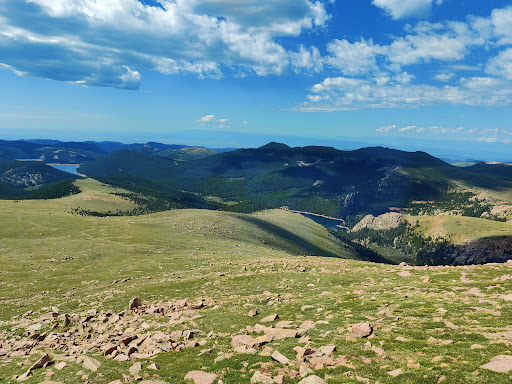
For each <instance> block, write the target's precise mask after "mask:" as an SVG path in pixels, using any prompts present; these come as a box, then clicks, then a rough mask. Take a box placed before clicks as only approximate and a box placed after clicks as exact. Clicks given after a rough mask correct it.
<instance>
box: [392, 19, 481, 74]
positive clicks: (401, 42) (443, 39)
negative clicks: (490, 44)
mask: <svg viewBox="0 0 512 384" xmlns="http://www.w3.org/2000/svg"><path fill="white" fill-rule="evenodd" d="M412 32H413V33H411V34H409V35H406V36H405V37H400V38H397V39H395V40H394V41H393V42H392V43H391V45H390V46H389V51H388V59H389V61H390V62H391V63H393V64H397V65H410V64H415V63H418V62H422V61H424V62H429V61H432V60H439V61H459V60H462V59H463V58H464V57H465V56H466V55H467V54H468V52H469V49H470V48H471V47H473V46H479V45H483V44H484V43H485V40H484V39H482V38H481V37H480V36H479V35H478V33H477V32H476V31H474V30H472V29H471V28H470V26H468V25H467V24H465V23H461V22H445V23H436V24H432V23H428V22H420V23H418V24H417V25H416V27H415V28H413V29H412Z"/></svg>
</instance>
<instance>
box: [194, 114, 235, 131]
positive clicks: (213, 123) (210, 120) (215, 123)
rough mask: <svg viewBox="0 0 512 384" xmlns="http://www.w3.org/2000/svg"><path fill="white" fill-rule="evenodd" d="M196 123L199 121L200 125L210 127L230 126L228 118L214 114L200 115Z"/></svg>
mask: <svg viewBox="0 0 512 384" xmlns="http://www.w3.org/2000/svg"><path fill="white" fill-rule="evenodd" d="M196 123H199V125H200V126H201V127H205V126H207V127H210V128H217V129H221V128H229V127H231V120H230V119H225V118H222V119H219V118H217V117H216V116H215V115H206V116H203V117H201V118H200V119H199V120H196Z"/></svg>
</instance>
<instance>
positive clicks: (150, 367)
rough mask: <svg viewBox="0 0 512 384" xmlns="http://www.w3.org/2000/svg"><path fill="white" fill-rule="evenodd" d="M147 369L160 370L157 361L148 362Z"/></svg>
mask: <svg viewBox="0 0 512 384" xmlns="http://www.w3.org/2000/svg"><path fill="white" fill-rule="evenodd" d="M148 369H152V370H154V371H159V370H160V367H159V366H158V364H157V363H153V364H149V365H148Z"/></svg>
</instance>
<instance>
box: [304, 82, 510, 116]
mask: <svg viewBox="0 0 512 384" xmlns="http://www.w3.org/2000/svg"><path fill="white" fill-rule="evenodd" d="M310 91H311V94H310V95H309V96H308V100H309V101H307V102H306V103H305V104H304V105H302V106H301V107H298V108H296V109H297V110H299V111H336V110H347V109H361V108H415V107H421V106H432V105H440V104H459V105H471V106H494V107H495V106H506V105H512V82H511V81H507V80H501V79H496V78H490V77H472V78H462V79H461V81H460V83H459V84H458V85H457V86H448V85H446V86H444V87H435V86H432V85H428V84H407V83H406V84H401V83H398V82H396V81H390V82H389V83H387V84H386V85H384V86H378V85H376V84H375V82H374V81H370V80H363V79H352V78H345V77H336V78H326V79H324V81H322V82H321V83H318V84H315V85H314V86H313V87H312V88H311V89H310Z"/></svg>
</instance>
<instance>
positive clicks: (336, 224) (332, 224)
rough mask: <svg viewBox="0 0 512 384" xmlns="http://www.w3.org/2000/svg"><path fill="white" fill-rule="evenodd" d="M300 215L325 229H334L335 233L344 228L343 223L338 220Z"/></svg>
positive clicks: (305, 214) (307, 214)
mask: <svg viewBox="0 0 512 384" xmlns="http://www.w3.org/2000/svg"><path fill="white" fill-rule="evenodd" d="M301 215H302V216H304V217H307V218H308V219H311V220H313V221H314V222H315V223H318V224H320V225H323V226H324V227H326V228H329V229H334V230H335V231H340V230H342V229H344V228H345V223H344V222H343V220H340V219H329V218H327V217H323V216H317V215H311V214H309V213H301Z"/></svg>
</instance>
